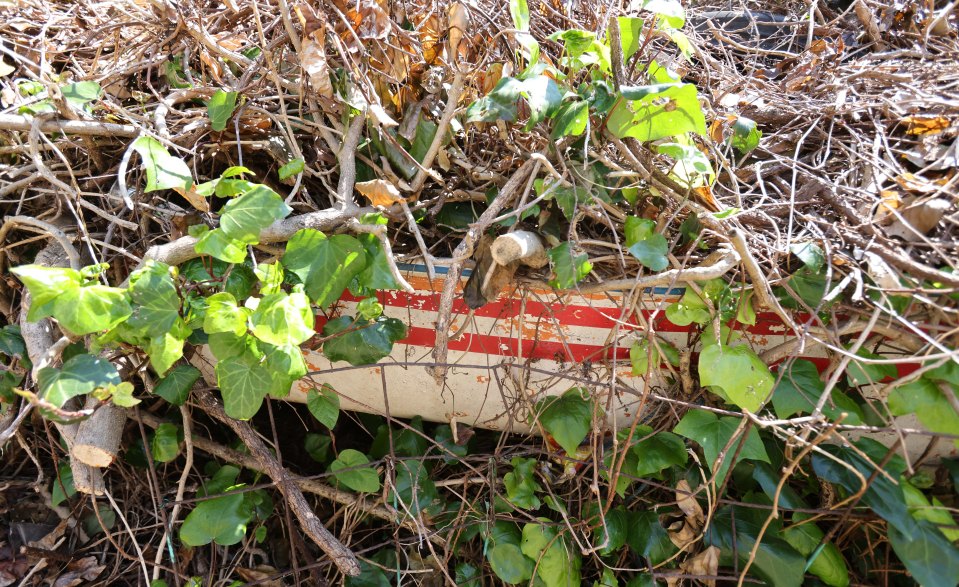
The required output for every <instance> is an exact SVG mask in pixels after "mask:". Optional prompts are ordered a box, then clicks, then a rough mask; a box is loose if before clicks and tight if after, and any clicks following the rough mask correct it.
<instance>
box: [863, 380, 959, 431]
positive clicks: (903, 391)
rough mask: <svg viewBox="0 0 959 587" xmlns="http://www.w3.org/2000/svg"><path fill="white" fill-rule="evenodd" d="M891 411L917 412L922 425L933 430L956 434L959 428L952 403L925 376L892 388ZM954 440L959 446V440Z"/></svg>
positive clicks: (896, 414) (957, 415)
mask: <svg viewBox="0 0 959 587" xmlns="http://www.w3.org/2000/svg"><path fill="white" fill-rule="evenodd" d="M877 366H878V365H877ZM889 411H890V412H892V414H893V415H894V416H902V415H905V414H916V417H917V418H919V421H920V422H922V425H923V426H925V427H926V428H928V429H929V430H930V431H932V432H940V433H943V434H955V433H956V431H957V430H959V414H957V413H956V410H955V409H954V408H953V407H952V403H951V402H950V401H949V400H948V399H946V396H945V394H944V393H943V392H942V390H941V389H939V386H938V385H936V384H935V383H933V382H932V381H929V380H928V379H926V378H924V377H923V378H922V379H919V380H918V381H913V382H912V383H907V384H905V385H899V386H897V387H896V388H895V389H894V390H892V393H891V394H889ZM954 442H955V443H956V445H957V446H959V441H954Z"/></svg>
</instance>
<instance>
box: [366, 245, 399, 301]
mask: <svg viewBox="0 0 959 587" xmlns="http://www.w3.org/2000/svg"><path fill="white" fill-rule="evenodd" d="M356 239H357V240H358V241H359V242H360V244H362V245H363V249H364V250H365V251H366V259H367V263H366V268H365V269H363V270H362V271H360V272H359V273H358V274H357V275H356V281H357V283H358V284H359V285H360V286H362V287H365V288H368V289H371V290H396V289H400V285H399V284H398V283H397V282H396V278H394V277H393V271H392V270H391V269H390V259H389V257H388V255H387V254H386V251H384V250H383V246H382V245H381V244H380V241H379V239H378V238H376V235H373V234H360V235H357V237H356Z"/></svg>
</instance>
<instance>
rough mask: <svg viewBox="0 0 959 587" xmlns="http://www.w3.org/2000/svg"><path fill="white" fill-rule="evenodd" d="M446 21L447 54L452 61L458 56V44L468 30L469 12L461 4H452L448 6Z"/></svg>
mask: <svg viewBox="0 0 959 587" xmlns="http://www.w3.org/2000/svg"><path fill="white" fill-rule="evenodd" d="M448 20H449V39H448V41H449V54H450V56H451V57H452V58H453V59H456V58H458V57H459V56H460V50H459V49H460V42H461V41H462V40H463V37H464V35H466V31H467V30H469V12H468V11H467V10H466V7H465V6H463V5H462V4H460V3H459V2H454V3H452V4H450V10H449V13H448ZM464 49H465V48H464ZM464 52H465V51H464Z"/></svg>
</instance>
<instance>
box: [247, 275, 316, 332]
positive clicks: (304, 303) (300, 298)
mask: <svg viewBox="0 0 959 587" xmlns="http://www.w3.org/2000/svg"><path fill="white" fill-rule="evenodd" d="M297 287H302V286H297ZM250 323H251V324H252V325H253V335H254V336H255V337H257V338H258V339H260V340H262V341H264V342H268V343H270V344H272V345H276V346H284V345H294V346H295V345H299V344H300V343H302V342H305V341H307V340H309V339H310V338H312V337H313V335H314V334H316V331H315V330H314V323H315V318H314V316H313V308H312V307H310V300H309V299H308V298H307V297H306V294H304V293H302V291H295V290H294V291H293V292H292V293H290V294H289V295H288V294H286V293H284V292H280V293H275V294H269V295H267V296H264V297H263V299H261V300H260V303H259V305H258V306H257V308H256V310H254V311H253V315H252V316H251V317H250Z"/></svg>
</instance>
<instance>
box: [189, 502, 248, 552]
mask: <svg viewBox="0 0 959 587" xmlns="http://www.w3.org/2000/svg"><path fill="white" fill-rule="evenodd" d="M252 519H253V509H252V506H251V504H250V503H249V502H248V500H247V499H246V497H245V495H244V494H243V493H234V494H231V495H223V496H220V497H215V498H213V499H208V500H205V501H201V502H200V503H198V504H197V505H196V507H195V508H193V511H192V512H190V514H189V515H188V516H187V517H186V519H185V520H183V526H181V527H180V540H181V541H183V543H184V544H186V545H188V546H203V545H205V544H209V543H210V542H216V543H217V544H219V545H221V546H230V545H233V544H238V543H239V542H240V541H241V540H243V537H244V536H245V535H246V526H247V524H249V523H250V520H252Z"/></svg>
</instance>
